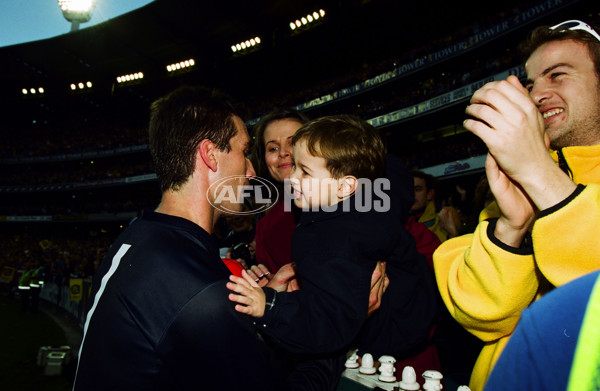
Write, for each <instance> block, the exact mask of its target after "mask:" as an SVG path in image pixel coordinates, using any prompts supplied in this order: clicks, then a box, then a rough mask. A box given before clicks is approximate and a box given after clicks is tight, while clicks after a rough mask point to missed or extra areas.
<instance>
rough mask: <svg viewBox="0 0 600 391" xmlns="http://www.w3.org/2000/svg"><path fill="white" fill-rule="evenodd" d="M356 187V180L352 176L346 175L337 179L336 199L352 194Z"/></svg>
mask: <svg viewBox="0 0 600 391" xmlns="http://www.w3.org/2000/svg"><path fill="white" fill-rule="evenodd" d="M357 186H358V179H356V177H355V176H353V175H346V176H343V177H341V178H340V179H338V192H337V193H338V194H337V195H338V198H340V199H342V198H346V197H349V196H351V195H352V194H354V192H355V191H356V187H357Z"/></svg>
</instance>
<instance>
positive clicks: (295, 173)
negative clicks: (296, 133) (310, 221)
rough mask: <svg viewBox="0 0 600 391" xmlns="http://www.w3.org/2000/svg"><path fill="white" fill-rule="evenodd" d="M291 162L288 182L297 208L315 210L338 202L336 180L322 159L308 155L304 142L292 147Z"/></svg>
mask: <svg viewBox="0 0 600 391" xmlns="http://www.w3.org/2000/svg"><path fill="white" fill-rule="evenodd" d="M293 161H294V165H293V166H292V172H291V175H290V181H291V183H292V190H293V198H294V204H295V205H296V206H297V207H299V208H302V209H316V208H318V207H327V206H330V205H333V204H336V203H337V202H338V201H339V198H338V192H337V191H338V180H337V179H335V178H333V177H332V176H331V173H330V172H329V170H328V169H327V166H326V162H325V159H324V158H322V157H318V156H313V155H311V154H310V153H309V151H308V148H307V146H306V141H304V140H301V141H299V142H298V143H296V144H295V145H294V147H293Z"/></svg>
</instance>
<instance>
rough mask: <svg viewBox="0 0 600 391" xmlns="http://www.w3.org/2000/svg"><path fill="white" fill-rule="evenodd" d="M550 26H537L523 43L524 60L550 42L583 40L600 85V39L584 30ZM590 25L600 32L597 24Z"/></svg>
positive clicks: (521, 49)
mask: <svg viewBox="0 0 600 391" xmlns="http://www.w3.org/2000/svg"><path fill="white" fill-rule="evenodd" d="M550 27H551V26H539V27H537V28H535V29H534V30H533V31H532V32H531V34H530V35H529V37H528V39H527V40H525V41H524V42H522V43H521V45H520V47H519V49H520V51H521V53H522V54H523V56H524V60H525V61H526V60H527V59H528V58H529V57H530V56H531V55H532V54H533V52H534V51H535V50H536V49H537V48H539V47H540V46H542V45H543V44H545V43H548V42H552V41H564V40H567V39H571V40H573V41H577V42H581V43H583V44H584V45H586V46H587V48H588V51H589V53H590V57H591V58H592V62H593V63H594V68H595V69H596V77H597V79H598V85H599V86H600V41H598V39H596V38H595V37H594V36H592V35H591V34H589V33H587V32H585V31H583V30H569V29H568V28H566V27H561V28H556V29H554V30H551V29H550ZM590 27H592V28H593V29H594V30H595V31H596V32H597V33H600V30H599V29H598V27H597V26H594V25H590Z"/></svg>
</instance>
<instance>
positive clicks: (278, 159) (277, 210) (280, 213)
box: [252, 109, 308, 273]
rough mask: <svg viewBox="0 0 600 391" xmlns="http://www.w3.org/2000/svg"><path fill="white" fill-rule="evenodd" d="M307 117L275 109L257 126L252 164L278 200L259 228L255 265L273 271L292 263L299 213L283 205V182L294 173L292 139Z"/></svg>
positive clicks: (288, 110)
mask: <svg viewBox="0 0 600 391" xmlns="http://www.w3.org/2000/svg"><path fill="white" fill-rule="evenodd" d="M306 122H308V117H307V116H306V115H304V114H303V113H301V112H299V111H295V110H291V109H276V110H274V111H272V112H270V113H269V114H267V115H265V116H264V117H263V118H261V119H260V121H259V122H258V123H257V124H256V125H255V126H254V131H253V133H254V137H255V140H254V146H253V150H252V164H253V165H254V168H255V170H256V175H257V177H260V178H263V179H266V180H268V181H270V182H271V183H273V184H274V185H275V186H277V187H278V191H279V199H278V200H277V202H276V204H275V205H273V206H272V207H271V209H269V210H268V211H267V213H266V214H265V215H264V216H263V217H262V218H261V219H260V220H259V221H258V223H257V225H256V236H255V242H256V243H255V248H256V263H258V264H263V265H265V266H266V267H267V268H268V269H269V271H270V272H272V273H275V272H277V270H279V268H280V267H281V266H283V265H285V264H288V263H290V262H291V261H292V259H291V255H292V233H293V232H294V228H296V222H297V218H298V217H299V214H300V210H299V209H298V208H297V207H296V206H294V204H293V202H290V203H289V205H287V207H288V209H290V208H291V210H290V211H286V210H285V205H284V196H283V191H284V186H283V183H284V180H285V179H287V178H289V176H290V172H291V170H292V136H293V135H294V133H295V132H296V130H298V128H300V126H302V125H303V124H304V123H306Z"/></svg>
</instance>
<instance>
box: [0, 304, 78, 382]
mask: <svg viewBox="0 0 600 391" xmlns="http://www.w3.org/2000/svg"><path fill="white" fill-rule="evenodd" d="M0 314H1V315H0V336H2V339H3V343H2V345H3V346H2V348H1V349H0V390H3V391H17V390H43V391H46V390H48V391H67V390H71V387H72V381H71V379H70V377H71V376H72V368H71V367H72V365H71V366H69V367H67V368H65V370H64V372H63V375H58V376H46V375H44V368H42V367H39V366H37V363H36V359H37V354H38V350H39V348H40V347H41V346H61V345H65V344H66V343H67V338H66V336H65V334H64V332H63V330H62V329H61V328H60V326H59V325H58V324H56V322H55V321H54V320H53V319H52V318H50V317H49V316H47V315H45V314H44V313H43V312H40V311H38V312H37V313H34V314H32V313H29V312H27V313H25V312H23V311H22V310H21V303H20V301H19V300H18V299H9V298H8V297H7V296H6V295H4V294H2V295H0Z"/></svg>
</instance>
